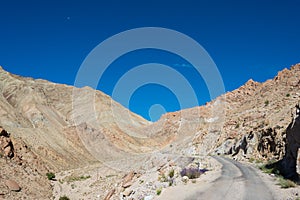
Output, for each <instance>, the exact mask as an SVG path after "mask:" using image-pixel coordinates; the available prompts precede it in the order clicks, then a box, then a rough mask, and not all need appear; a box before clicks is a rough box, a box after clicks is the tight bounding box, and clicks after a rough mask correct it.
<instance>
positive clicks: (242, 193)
mask: <svg viewBox="0 0 300 200" xmlns="http://www.w3.org/2000/svg"><path fill="white" fill-rule="evenodd" d="M213 158H215V159H216V160H217V161H218V162H220V163H221V164H222V165H223V167H222V174H221V176H220V177H219V178H218V179H216V180H215V181H214V182H213V183H212V185H211V186H210V187H209V188H206V189H204V190H200V191H195V192H194V193H193V194H190V195H189V196H188V197H186V198H185V200H198V199H205V200H206V199H213V200H215V199H222V200H223V199H246V200H252V199H262V200H269V199H273V197H272V195H271V192H270V191H269V189H268V187H267V186H266V185H265V183H264V182H263V181H262V180H261V179H260V177H259V176H258V174H257V173H256V172H255V170H254V169H253V168H252V167H251V166H247V165H244V164H241V163H239V162H236V161H234V160H231V159H228V158H223V157H217V156H215V157H213Z"/></svg>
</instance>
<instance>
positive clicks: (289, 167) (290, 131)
mask: <svg viewBox="0 0 300 200" xmlns="http://www.w3.org/2000/svg"><path fill="white" fill-rule="evenodd" d="M286 140H287V142H286V154H285V155H284V157H283V159H282V160H280V161H279V162H278V163H277V166H278V167H279V170H280V172H281V174H282V175H283V176H285V177H286V178H290V179H296V180H298V179H299V177H298V174H297V169H296V166H297V157H298V149H299V148H300V107H299V105H296V113H295V115H294V118H293V120H292V122H291V123H290V124H289V126H288V128H287V130H286Z"/></svg>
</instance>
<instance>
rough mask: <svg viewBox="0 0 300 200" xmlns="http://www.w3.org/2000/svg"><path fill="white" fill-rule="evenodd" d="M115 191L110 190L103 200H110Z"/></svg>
mask: <svg viewBox="0 0 300 200" xmlns="http://www.w3.org/2000/svg"><path fill="white" fill-rule="evenodd" d="M115 192H116V189H112V190H111V191H110V192H109V193H107V195H106V196H105V198H104V200H110V198H111V197H112V196H113V195H114V194H115Z"/></svg>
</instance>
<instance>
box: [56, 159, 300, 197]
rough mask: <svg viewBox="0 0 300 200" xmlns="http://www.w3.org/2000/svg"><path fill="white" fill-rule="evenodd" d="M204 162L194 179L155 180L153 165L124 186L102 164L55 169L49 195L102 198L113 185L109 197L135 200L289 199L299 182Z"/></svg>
mask: <svg viewBox="0 0 300 200" xmlns="http://www.w3.org/2000/svg"><path fill="white" fill-rule="evenodd" d="M201 159H202V160H203V158H201ZM205 162H208V163H209V164H208V165H207V166H209V169H210V171H208V172H206V173H205V174H203V175H201V176H200V178H198V179H195V181H192V180H189V181H188V182H187V183H183V182H182V181H181V178H180V177H179V176H178V178H177V180H178V181H177V182H176V184H174V185H172V186H168V185H167V184H166V183H162V182H160V181H159V180H158V176H159V175H158V170H157V169H156V168H153V170H150V171H146V172H145V173H144V174H140V175H139V176H137V177H135V178H134V182H133V184H132V186H130V187H129V188H126V189H124V188H121V187H120V183H121V182H122V178H123V177H124V175H125V174H126V173H125V172H124V173H122V172H119V171H116V170H113V169H110V168H108V167H105V166H102V165H94V166H89V167H86V168H82V169H76V170H70V171H65V172H61V173H58V175H57V181H54V182H53V188H54V190H53V195H54V196H55V199H59V197H60V196H63V195H66V196H68V197H69V198H70V199H72V200H73V199H104V197H105V195H106V194H107V193H108V192H109V191H111V190H112V189H116V194H115V195H113V196H112V198H111V200H115V199H120V200H127V199H136V200H139V199H143V198H144V197H148V198H147V199H149V200H150V199H151V200H174V199H180V200H194V199H203V198H202V197H205V199H212V198H213V199H218V198H219V199H251V197H261V198H258V199H276V200H292V199H297V198H298V196H299V195H300V188H299V186H297V187H295V188H288V189H282V188H280V186H279V185H277V183H278V181H277V178H276V177H275V176H274V175H269V174H265V173H263V172H262V171H260V170H259V169H258V168H257V166H255V164H249V163H236V165H235V164H231V165H229V167H228V166H227V167H226V168H227V169H225V168H224V163H223V165H222V164H221V163H220V162H218V161H217V160H216V159H214V158H212V157H207V158H205ZM229 164H230V163H229ZM226 165H227V164H226ZM226 170H227V172H226ZM228 170H229V172H228ZM251 184H252V185H251ZM157 188H162V192H161V194H160V195H157V194H156V191H157ZM256 191H257V192H256ZM124 193H131V195H128V196H124V195H123V194H124ZM265 193H266V194H265ZM299 199H300V198H299Z"/></svg>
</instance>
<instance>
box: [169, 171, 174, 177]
mask: <svg viewBox="0 0 300 200" xmlns="http://www.w3.org/2000/svg"><path fill="white" fill-rule="evenodd" d="M174 174H175V171H174V169H171V171H169V177H170V178H173V177H174Z"/></svg>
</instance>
